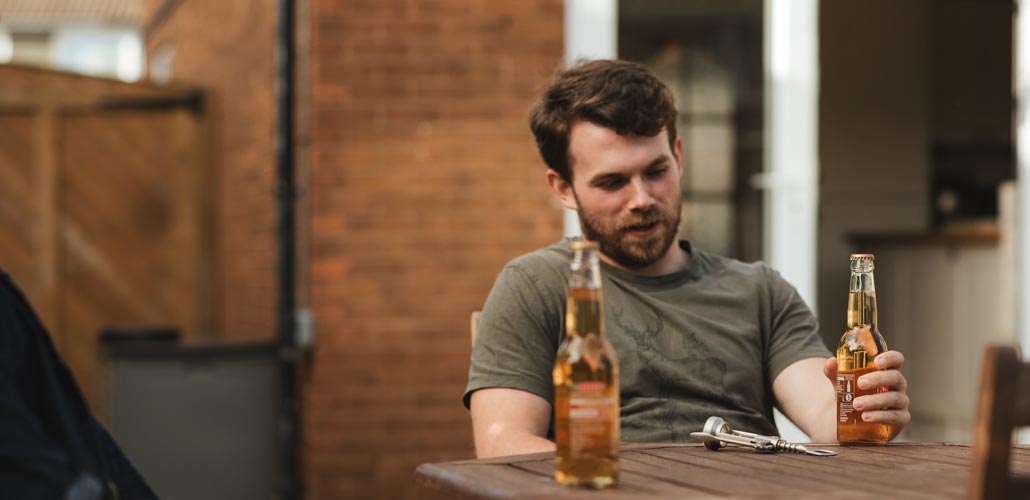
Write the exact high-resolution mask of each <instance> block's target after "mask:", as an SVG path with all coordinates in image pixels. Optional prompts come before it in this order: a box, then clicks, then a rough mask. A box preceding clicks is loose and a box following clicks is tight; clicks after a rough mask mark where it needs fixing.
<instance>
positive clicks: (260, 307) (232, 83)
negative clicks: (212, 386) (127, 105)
mask: <svg viewBox="0 0 1030 500" xmlns="http://www.w3.org/2000/svg"><path fill="white" fill-rule="evenodd" d="M158 6H159V5H158V4H157V3H154V2H151V3H150V4H148V5H147V7H148V9H149V11H148V12H146V13H145V15H144V19H145V20H150V19H153V18H154V16H155V14H156V13H157V11H158V9H157V7H158ZM275 7H276V0H220V1H217V2H205V1H200V0H183V1H182V2H178V3H176V4H175V6H174V9H173V10H172V11H170V12H169V13H168V15H167V17H165V18H164V19H163V21H162V22H160V23H159V24H157V25H156V26H154V27H153V30H152V31H151V32H150V33H148V34H147V52H148V54H149V55H150V56H151V60H152V59H153V56H154V54H155V51H158V50H160V51H167V50H172V51H174V52H173V53H174V56H173V57H172V63H171V67H172V80H173V81H178V82H186V83H190V84H194V85H197V86H200V87H202V88H203V89H204V90H205V91H206V92H207V94H206V95H207V97H208V100H207V102H206V104H207V109H208V112H209V116H210V117H211V119H210V120H209V122H210V128H211V133H210V144H211V151H210V155H211V161H210V164H211V165H212V168H213V169H214V172H213V175H212V176H211V178H213V179H215V182H214V184H215V185H214V186H213V189H212V194H213V195H214V202H215V207H214V209H215V210H214V211H215V213H216V214H217V215H216V217H217V221H216V224H215V228H216V233H217V241H216V244H217V247H218V252H217V253H218V269H219V275H218V279H217V280H216V281H217V282H218V283H220V285H219V286H218V290H215V291H214V294H215V295H216V296H217V297H219V300H220V302H221V307H220V308H219V310H220V314H218V315H217V316H219V317H220V325H219V326H220V328H219V329H218V330H219V331H218V332H214V333H217V334H219V335H224V336H229V337H234V338H272V337H273V336H274V334H275V305H276V303H275V300H276V292H275V286H276V275H275V194H274V186H275V156H274V144H275V143H274V140H273V139H274V131H275V93H274V92H275V87H274V62H273V47H274V43H275Z"/></svg>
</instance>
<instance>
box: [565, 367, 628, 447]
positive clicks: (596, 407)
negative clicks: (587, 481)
mask: <svg viewBox="0 0 1030 500" xmlns="http://www.w3.org/2000/svg"><path fill="white" fill-rule="evenodd" d="M617 404H618V403H617V401H616V400H615V396H614V395H612V391H610V390H608V387H607V385H606V384H605V383H604V382H580V383H577V384H575V386H574V387H573V388H572V393H571V395H570V398H569V420H570V422H569V451H570V453H571V457H572V458H593V457H603V456H606V455H608V454H610V453H611V451H610V444H611V443H610V442H611V437H612V425H617V422H616V419H618V418H619V415H618V406H617ZM613 413H614V415H613Z"/></svg>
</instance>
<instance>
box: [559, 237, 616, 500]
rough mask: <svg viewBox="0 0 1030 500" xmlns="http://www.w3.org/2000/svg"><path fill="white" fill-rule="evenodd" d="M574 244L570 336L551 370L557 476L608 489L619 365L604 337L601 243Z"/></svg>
mask: <svg viewBox="0 0 1030 500" xmlns="http://www.w3.org/2000/svg"><path fill="white" fill-rule="evenodd" d="M571 246H572V252H573V256H572V264H571V272H570V275H569V289H568V301H567V305H566V311H565V330H566V336H565V340H564V341H563V342H562V344H561V346H560V347H559V348H558V355H557V359H556V361H555V364H554V372H553V378H554V434H555V441H556V443H557V445H558V446H557V447H558V450H557V456H556V458H555V462H556V468H555V473H554V478H555V480H557V481H558V483H560V484H562V485H567V486H587V487H592V488H604V487H606V486H610V485H613V484H615V483H616V482H618V479H619V363H618V360H617V359H616V356H615V350H614V349H613V348H612V345H611V344H610V343H609V342H608V340H607V339H606V338H605V334H604V310H603V302H602V300H601V267H600V264H599V262H598V250H597V244H596V243H592V242H587V241H582V240H574V241H573V242H572V244H571Z"/></svg>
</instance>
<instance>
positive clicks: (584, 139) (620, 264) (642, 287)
mask: <svg viewBox="0 0 1030 500" xmlns="http://www.w3.org/2000/svg"><path fill="white" fill-rule="evenodd" d="M676 118H677V111H676V107H675V104H674V102H673V98H672V94H671V92H670V91H669V89H668V88H667V87H666V86H665V85H664V84H663V83H662V82H661V81H660V80H659V79H658V78H657V77H655V76H654V75H653V74H652V73H651V72H650V71H648V70H647V69H646V68H644V67H643V66H640V65H638V64H635V63H631V62H627V61H591V62H586V63H582V64H579V65H577V66H574V67H572V68H569V69H566V70H564V71H561V72H559V73H558V74H557V75H556V76H555V78H554V81H553V82H552V83H551V85H550V86H549V87H548V88H547V89H546V90H544V92H543V93H542V94H541V95H540V97H539V99H538V100H537V102H536V104H535V106H534V108H533V111H532V114H531V117H530V128H531V129H532V131H533V135H534V136H535V138H536V143H537V147H538V149H539V150H540V155H541V156H542V157H543V160H544V163H546V165H547V171H546V180H547V183H548V185H549V186H550V188H551V190H552V191H553V192H554V194H555V195H556V196H557V197H558V199H559V200H560V201H561V202H562V204H563V205H565V206H566V207H568V208H570V209H573V210H575V211H576V212H577V213H578V214H579V221H580V225H581V228H582V231H583V238H584V239H586V240H589V241H593V242H596V243H597V244H598V247H599V249H600V253H601V260H602V275H603V285H602V286H603V292H602V293H603V296H604V298H605V303H604V311H605V320H606V328H607V331H606V333H607V335H608V339H609V340H610V342H611V343H612V345H613V346H614V347H615V350H616V352H617V354H618V357H619V365H620V373H619V384H620V390H621V394H620V414H621V422H620V423H621V428H622V431H621V432H622V439H623V441H626V442H659V441H660V442H682V441H688V440H689V439H690V438H689V434H690V432H693V431H699V430H701V428H702V426H703V425H704V422H705V420H706V419H707V418H708V417H709V416H713V415H717V416H720V417H722V418H723V419H725V420H726V421H728V422H731V423H732V425H733V427H734V428H739V429H746V430H748V431H751V432H757V433H760V434H767V435H771V434H776V433H777V432H776V427H775V424H774V422H773V407H774V406H775V407H777V408H779V409H780V410H781V411H782V412H783V413H784V414H785V415H786V416H787V417H788V418H790V419H791V420H792V421H793V422H794V423H795V424H797V425H798V426H799V427H800V428H801V429H802V430H803V431H805V432H806V433H807V434H808V435H809V436H811V437H812V438H813V440H815V441H822V442H827V441H834V440H835V439H836V419H835V414H836V395H835V391H834V386H833V383H832V382H830V381H832V380H834V379H835V377H836V371H837V365H836V360H835V359H833V358H831V357H830V353H829V351H828V350H827V348H826V346H825V345H824V344H823V343H822V341H821V340H820V337H819V335H818V333H817V323H816V320H815V317H814V316H813V315H812V312H811V311H810V309H809V308H808V306H807V305H805V303H804V301H802V300H801V298H800V297H799V296H798V294H797V291H796V290H795V289H794V287H793V286H791V285H790V284H789V283H787V282H786V281H785V280H784V279H783V278H782V277H781V276H780V275H779V274H778V273H777V272H776V271H775V270H773V269H771V268H769V267H768V266H766V265H765V264H762V263H743V262H740V261H737V260H734V259H730V258H727V257H723V256H719V255H714V254H711V253H708V252H705V251H703V250H701V249H698V248H694V247H692V246H691V244H690V243H689V242H687V241H686V240H681V239H677V228H678V226H679V220H680V218H679V214H680V204H681V189H680V177H681V175H682V173H683V166H682V157H683V143H682V141H681V140H680V139H679V137H678V136H677V135H676ZM570 257H571V251H570V250H569V245H568V242H567V241H561V242H558V243H556V244H554V245H551V246H549V247H547V248H543V249H540V250H537V251H535V252H532V253H529V254H526V255H523V256H521V257H518V258H516V259H515V260H513V261H511V262H510V263H508V264H507V265H506V266H505V267H504V269H503V270H502V271H501V273H500V275H499V276H498V278H497V281H496V282H495V284H494V287H493V289H492V290H491V292H490V295H489V297H488V298H487V301H486V304H485V305H484V307H483V313H482V316H481V319H480V326H479V330H478V334H477V338H476V342H475V345H474V347H473V350H472V363H471V368H470V370H469V382H468V387H467V389H466V391H465V395H464V403H465V405H466V407H468V408H469V409H470V410H471V415H472V424H473V433H474V436H475V443H476V454H477V456H479V457H480V458H485V457H492V456H500V455H513V454H520V453H532V452H539V451H551V450H554V449H555V444H554V443H553V442H552V441H551V440H550V438H553V421H552V419H553V411H552V405H553V402H554V388H553V385H552V381H551V371H552V367H553V366H554V360H555V354H556V352H557V350H558V346H559V344H560V343H561V341H562V339H564V337H565V296H566V283H567V277H568V272H569V259H570ZM903 363H904V357H903V356H902V355H901V353H899V352H896V351H888V352H884V353H881V354H880V355H879V356H878V357H877V358H876V360H875V364H876V366H877V367H879V368H881V370H879V371H876V372H873V373H870V374H867V375H865V376H863V377H862V378H861V379H859V386H860V387H862V388H869V387H882V388H885V389H886V390H885V392H881V393H876V394H873V395H870V396H863V397H860V398H857V399H855V401H854V405H855V408H856V409H857V410H860V411H862V418H863V419H864V420H865V421H868V422H879V423H884V424H888V425H890V426H891V429H892V432H893V434H892V437H894V436H896V435H897V433H898V432H900V430H901V429H902V428H903V427H904V426H906V425H907V424H908V422H909V421H910V419H911V417H910V415H909V412H908V404H909V402H908V397H907V396H906V394H905V389H906V381H905V377H904V376H903V375H902V374H901V372H900V368H901V366H902V364H903ZM828 380H829V381H828Z"/></svg>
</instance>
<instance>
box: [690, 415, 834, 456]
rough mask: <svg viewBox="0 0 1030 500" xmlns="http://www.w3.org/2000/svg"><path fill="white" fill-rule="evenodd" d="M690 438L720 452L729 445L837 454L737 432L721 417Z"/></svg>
mask: <svg viewBox="0 0 1030 500" xmlns="http://www.w3.org/2000/svg"><path fill="white" fill-rule="evenodd" d="M690 437H692V438H694V439H696V440H698V441H701V442H703V443H704V444H705V448H708V449H709V450H718V449H719V448H722V447H724V446H727V445H729V444H735V445H739V446H749V447H751V448H754V449H756V450H758V451H760V452H765V453H773V452H777V451H782V452H787V453H802V454H807V455H815V456H818V457H829V456H833V455H836V454H837V452H835V451H830V450H821V449H818V448H809V447H807V446H805V445H803V444H800V443H791V442H788V441H784V440H782V439H780V437H779V436H762V435H759V434H752V433H750V432H744V431H735V430H733V429H730V424H729V423H727V422H726V421H725V420H723V419H721V418H719V417H708V421H707V422H705V427H704V430H703V431H702V432H691V433H690Z"/></svg>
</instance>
